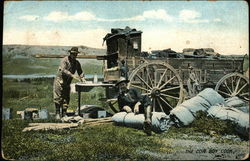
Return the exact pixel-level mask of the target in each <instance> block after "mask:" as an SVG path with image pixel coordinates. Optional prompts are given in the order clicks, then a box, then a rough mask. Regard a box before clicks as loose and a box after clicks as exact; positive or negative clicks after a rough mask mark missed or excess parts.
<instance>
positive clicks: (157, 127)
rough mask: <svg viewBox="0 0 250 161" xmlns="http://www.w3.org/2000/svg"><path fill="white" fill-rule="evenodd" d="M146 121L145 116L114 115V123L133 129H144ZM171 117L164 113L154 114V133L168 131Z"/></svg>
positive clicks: (131, 114)
mask: <svg viewBox="0 0 250 161" xmlns="http://www.w3.org/2000/svg"><path fill="white" fill-rule="evenodd" d="M144 120H145V116H144V114H137V115H135V114H134V113H126V112H119V113H116V114H114V115H113V117H112V121H114V122H115V123H116V124H117V125H121V126H126V127H132V128H137V129H143V123H144ZM169 127H170V125H169V116H168V115H166V114H165V113H163V112H152V131H154V132H157V133H160V132H164V131H166V130H168V128H169Z"/></svg>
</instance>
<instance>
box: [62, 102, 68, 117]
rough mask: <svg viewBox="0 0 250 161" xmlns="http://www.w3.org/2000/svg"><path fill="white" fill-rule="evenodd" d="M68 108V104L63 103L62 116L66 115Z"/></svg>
mask: <svg viewBox="0 0 250 161" xmlns="http://www.w3.org/2000/svg"><path fill="white" fill-rule="evenodd" d="M67 109H68V104H63V108H62V117H64V116H66V113H67Z"/></svg>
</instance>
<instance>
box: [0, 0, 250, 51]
mask: <svg viewBox="0 0 250 161" xmlns="http://www.w3.org/2000/svg"><path fill="white" fill-rule="evenodd" d="M248 17H249V15H248V4H247V2H245V1H5V3H4V16H3V18H4V19H3V22H4V24H3V44H4V45H5V44H25V45H59V46H78V45H84V46H89V47H95V48H106V46H105V45H102V43H103V37H105V35H106V34H107V33H110V30H111V28H125V27H126V26H129V27H130V28H135V29H137V30H140V31H142V32H143V33H142V50H143V51H151V50H162V49H167V48H171V49H172V50H174V51H177V52H181V51H182V50H183V49H184V48H213V49H214V50H215V51H216V52H218V53H220V54H246V53H249V43H248V42H249V39H248V37H249V29H248V28H249V27H248V24H249V20H248Z"/></svg>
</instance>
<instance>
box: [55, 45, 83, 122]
mask: <svg viewBox="0 0 250 161" xmlns="http://www.w3.org/2000/svg"><path fill="white" fill-rule="evenodd" d="M68 52H69V56H66V57H64V58H63V59H62V60H61V63H60V66H59V68H58V71H57V75H56V77H55V80H54V85H53V96H54V102H55V107H56V119H60V118H61V117H63V116H65V113H66V111H67V107H68V105H69V101H70V83H71V81H72V79H73V78H74V79H76V80H78V81H81V82H82V81H83V80H84V73H83V71H82V68H81V65H80V63H79V61H77V60H76V57H77V55H78V53H79V51H78V48H77V47H72V48H71V49H70V50H69V51H68ZM76 71H77V74H78V76H75V75H74V73H75V72H76ZM60 111H61V112H60ZM60 113H61V116H60Z"/></svg>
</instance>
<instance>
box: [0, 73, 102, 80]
mask: <svg viewBox="0 0 250 161" xmlns="http://www.w3.org/2000/svg"><path fill="white" fill-rule="evenodd" d="M55 76H56V75H55V74H27V75H14V74H9V75H3V78H7V79H35V78H55ZM85 78H94V75H93V74H86V75H85ZM97 78H103V75H97Z"/></svg>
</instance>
